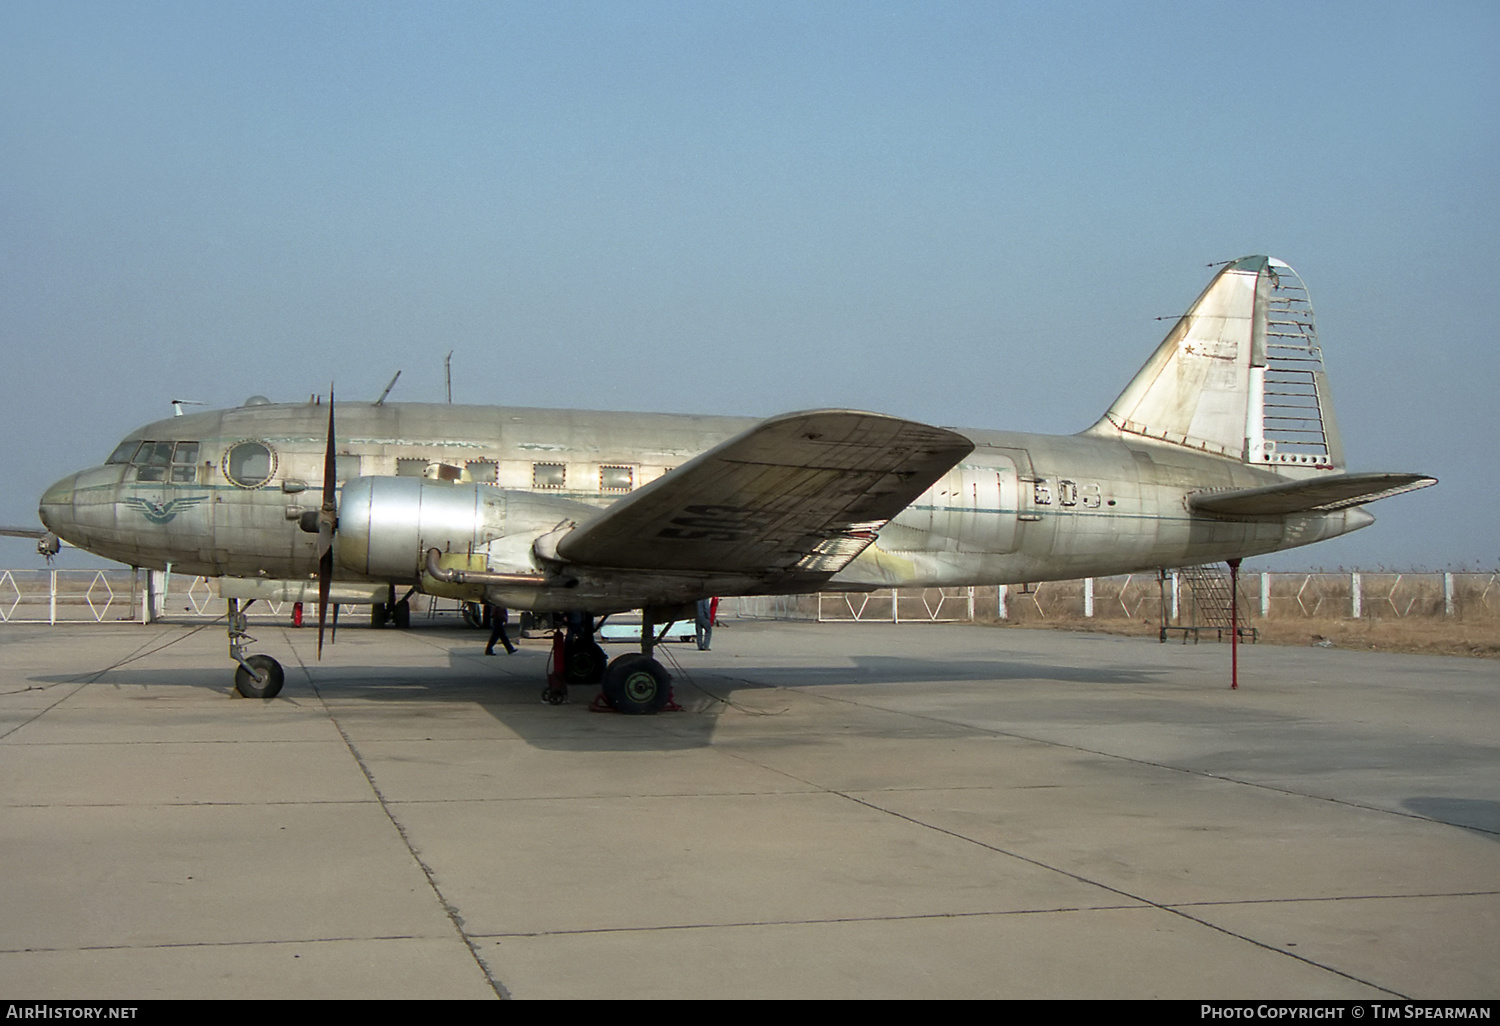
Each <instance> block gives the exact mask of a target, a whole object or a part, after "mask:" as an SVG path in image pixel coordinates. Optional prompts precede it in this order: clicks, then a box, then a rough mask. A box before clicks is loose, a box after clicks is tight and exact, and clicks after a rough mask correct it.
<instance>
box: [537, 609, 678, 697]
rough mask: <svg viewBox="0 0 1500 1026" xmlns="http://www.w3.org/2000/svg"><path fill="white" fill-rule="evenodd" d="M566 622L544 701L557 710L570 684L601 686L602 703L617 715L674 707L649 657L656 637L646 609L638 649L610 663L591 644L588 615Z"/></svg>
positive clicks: (664, 676) (667, 682)
mask: <svg viewBox="0 0 1500 1026" xmlns="http://www.w3.org/2000/svg"><path fill="white" fill-rule="evenodd" d="M567 623H568V629H567V633H566V634H564V632H562V631H557V632H556V633H554V634H553V636H552V668H551V669H550V670H549V672H548V674H547V687H546V688H545V689H544V690H543V691H542V701H544V702H547V703H549V704H551V705H561V704H562V703H563V702H566V701H567V700H568V699H567V694H568V692H567V688H568V685H570V684H575V685H588V684H600V683H602V684H603V688H602V691H601V694H600V696H599V698H600V701H602V703H603V705H604V706H605V707H607V708H611V709H614V710H615V711H616V712H622V713H631V714H634V715H645V714H648V713H656V712H661V711H662V710H663V709H667V708H674V706H673V704H672V677H671V675H670V674H668V673H667V671H666V669H665V668H664V667H663V666H662V665H661V663H659V662H657V661H656V660H655V659H654V658H652V655H651V653H652V651H653V649H654V648H655V647H656V643H657V641H658V635H657V633H656V629H655V627H654V625H653V617H652V616H651V611H650V610H648V611H647V612H646V617H645V621H644V622H643V623H642V624H641V650H640V651H639V652H627V653H625V654H624V655H621V656H616V657H615V658H614V659H613V660H611V661H609V662H608V663H606V662H605V655H604V649H603V648H601V647H599V643H598V642H597V641H595V640H594V632H595V630H596V629H597V628H596V626H595V623H594V618H593V617H592V616H588V615H586V614H576V613H575V614H569V615H568V617H567ZM667 626H671V622H668V624H667ZM663 633H665V631H663ZM596 705H597V703H596Z"/></svg>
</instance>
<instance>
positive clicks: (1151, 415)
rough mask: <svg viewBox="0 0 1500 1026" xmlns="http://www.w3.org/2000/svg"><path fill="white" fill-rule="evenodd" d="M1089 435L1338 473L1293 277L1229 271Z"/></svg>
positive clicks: (1248, 269)
mask: <svg viewBox="0 0 1500 1026" xmlns="http://www.w3.org/2000/svg"><path fill="white" fill-rule="evenodd" d="M1090 433H1093V434H1110V435H1135V436H1139V437H1143V438H1150V439H1152V440H1153V441H1156V442H1163V443H1166V444H1169V445H1178V446H1182V447H1184V448H1188V449H1194V450H1197V451H1201V452H1209V453H1213V454H1215V455H1219V456H1225V457H1228V458H1231V459H1236V460H1240V461H1243V462H1246V463H1251V464H1255V465H1258V466H1264V467H1267V468H1269V469H1275V470H1289V471H1294V472H1295V471H1297V470H1304V471H1305V470H1334V469H1340V468H1342V467H1343V465H1344V454H1343V447H1342V444H1341V443H1340V441H1339V435H1338V428H1337V425H1336V424H1335V422H1334V417H1333V403H1332V399H1331V396H1330V393H1329V389H1328V378H1327V374H1326V372H1325V371H1324V368H1323V354H1322V349H1321V348H1320V347H1319V345H1318V336H1317V327H1316V323H1315V321H1314V317H1313V309H1312V302H1311V300H1310V299H1309V298H1308V293H1307V286H1306V285H1304V284H1303V282H1302V279H1301V278H1300V277H1299V276H1298V275H1297V272H1296V271H1294V270H1292V268H1291V267H1290V266H1289V265H1287V264H1286V263H1284V262H1282V261H1280V260H1277V259H1275V258H1274V257H1266V256H1248V257H1241V258H1240V259H1239V260H1235V261H1232V262H1231V263H1229V264H1228V265H1227V266H1225V267H1224V268H1223V269H1222V270H1221V271H1219V273H1218V274H1217V275H1215V276H1214V278H1213V280H1212V281H1210V282H1209V283H1208V287H1207V288H1205V289H1204V290H1203V292H1202V294H1201V295H1199V297H1198V299H1197V301H1196V302H1194V303H1193V305H1192V307H1191V308H1189V310H1188V312H1187V313H1186V314H1184V315H1183V316H1182V317H1181V318H1180V319H1179V320H1178V321H1177V323H1176V325H1175V326H1173V328H1172V330H1171V331H1169V332H1168V333H1167V337H1166V338H1165V339H1163V340H1162V343H1161V345H1160V346H1158V347H1157V349H1156V352H1155V353H1153V354H1152V356H1151V359H1149V360H1147V361H1146V365H1145V366H1144V367H1142V368H1141V370H1140V372H1139V373H1138V374H1136V376H1135V377H1134V378H1133V379H1132V380H1131V382H1130V384H1129V385H1127V386H1126V388H1125V391H1123V392H1122V393H1120V397H1119V398H1118V399H1116V400H1115V401H1114V403H1113V405H1111V406H1110V408H1109V410H1108V411H1107V412H1106V413H1105V414H1104V417H1103V418H1101V419H1100V421H1099V422H1098V423H1097V424H1095V425H1094V427H1092V428H1091V429H1090Z"/></svg>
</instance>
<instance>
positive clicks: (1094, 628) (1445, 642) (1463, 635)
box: [986, 617, 1500, 659]
mask: <svg viewBox="0 0 1500 1026" xmlns="http://www.w3.org/2000/svg"><path fill="white" fill-rule="evenodd" d="M986 622H987V623H988V624H990V625H991V626H996V627H1028V628H1037V627H1041V628H1046V629H1051V630H1064V631H1089V632H1092V633H1095V634H1121V635H1128V636H1134V637H1157V636H1158V627H1157V623H1156V620H1155V619H1140V620H1126V619H1123V618H1114V619H1086V618H1084V617H1057V618H1053V619H1048V620H1040V619H1028V620H1024V621H1021V622H1016V621H1010V622H1002V621H998V620H988V621H986ZM1247 626H1250V627H1254V628H1255V629H1256V630H1257V631H1258V632H1259V639H1258V640H1259V642H1260V643H1261V644H1271V645H1326V646H1331V647H1333V648H1351V649H1353V648H1357V649H1366V650H1369V651H1375V652H1415V653H1421V654H1426V655H1456V656H1471V657H1476V658H1480V659H1500V621H1496V620H1483V621H1478V622H1472V623H1467V622H1464V621H1441V620H1429V619H1411V620H1384V619H1377V618H1374V617H1370V618H1366V619H1361V620H1352V619H1334V618H1328V617H1321V618H1317V619H1313V618H1303V619H1296V620H1291V619H1288V620H1277V619H1271V620H1261V619H1259V618H1256V619H1253V620H1250V621H1249V622H1248V623H1247ZM1216 636H1217V632H1216V631H1215V630H1213V629H1212V628H1205V629H1204V630H1203V633H1202V635H1201V639H1202V641H1204V642H1211V641H1214V640H1215V639H1216ZM1181 637H1182V636H1181V635H1180V634H1177V633H1175V632H1174V633H1172V634H1170V635H1168V640H1176V641H1180V640H1181ZM1224 640H1225V641H1226V643H1227V641H1228V636H1227V632H1226V635H1225V639H1224Z"/></svg>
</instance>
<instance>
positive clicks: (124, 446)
mask: <svg viewBox="0 0 1500 1026" xmlns="http://www.w3.org/2000/svg"><path fill="white" fill-rule="evenodd" d="M140 447H141V442H140V439H138V438H132V439H131V440H130V441H128V442H121V443H120V447H119V448H118V449H116V450H115V451H114V452H112V453H110V454H109V459H107V460H105V461H104V464H105V466H108V465H109V464H111V463H129V462H130V457H131V456H133V455H135V451H136V450H137V449H139V448H140Z"/></svg>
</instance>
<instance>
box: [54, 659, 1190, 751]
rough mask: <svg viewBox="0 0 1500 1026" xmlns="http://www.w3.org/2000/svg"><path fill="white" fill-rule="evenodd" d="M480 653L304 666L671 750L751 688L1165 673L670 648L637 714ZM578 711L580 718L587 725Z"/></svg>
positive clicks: (332, 695)
mask: <svg viewBox="0 0 1500 1026" xmlns="http://www.w3.org/2000/svg"><path fill="white" fill-rule="evenodd" d="M620 651H624V648H623V647H621V646H613V647H612V649H611V651H610V654H611V655H617V654H619V652H620ZM279 654H280V653H278V655H279ZM476 655H477V653H476V652H474V651H472V650H470V648H469V647H468V646H465V647H463V648H461V649H453V650H450V651H449V652H448V659H447V665H446V666H443V665H429V666H416V667H399V666H389V665H369V666H361V665H339V664H336V663H332V662H325V663H322V664H311V665H309V667H308V673H309V674H310V675H311V679H312V681H313V682H314V683H315V684H316V687H317V692H318V694H319V695H321V696H322V697H323V698H324V699H326V700H328V701H330V702H334V703H338V702H342V701H348V700H353V699H357V700H358V701H360V702H367V703H372V704H373V705H374V706H375V707H376V708H379V707H381V706H383V705H395V704H402V705H409V704H413V703H417V704H430V705H433V706H435V707H440V706H449V705H458V704H464V703H470V704H473V705H477V706H479V707H480V708H482V709H483V710H484V711H485V713H486V714H487V715H489V716H491V717H493V718H494V719H495V720H496V721H497V722H498V723H501V724H503V725H504V726H505V727H506V728H507V729H508V730H509V731H511V732H514V733H515V734H516V735H517V736H519V737H520V738H521V739H523V740H525V741H527V742H528V743H530V744H533V745H535V746H537V747H541V748H557V749H566V750H610V749H621V748H628V749H636V750H639V749H642V748H647V749H660V750H670V749H680V748H692V747H702V746H706V745H708V744H710V743H711V739H712V734H713V731H714V729H715V726H716V724H717V721H718V716H719V714H720V713H721V712H723V711H724V710H725V709H728V708H730V707H731V706H732V705H733V703H734V702H735V696H736V695H737V694H738V693H742V692H749V691H762V690H766V689H774V688H798V689H804V688H820V687H834V686H839V685H855V686H856V687H858V686H861V685H865V686H871V687H878V686H881V685H889V684H908V683H911V684H922V683H927V682H944V683H953V682H992V683H994V684H996V685H1003V684H1005V683H1006V682H1009V681H1055V682H1058V683H1066V684H1085V685H1098V686H1103V687H1108V686H1118V685H1139V684H1147V683H1150V682H1152V681H1154V680H1157V679H1159V678H1160V677H1161V674H1160V673H1152V672H1145V671H1139V670H1131V669H1120V668H1115V667H1095V666H1090V667H1079V666H1057V665H1046V664H1040V663H1028V662H1008V661H1004V660H995V661H991V660H974V659H963V660H958V659H955V660H941V659H936V660H935V659H916V658H902V657H891V656H860V655H856V656H852V657H851V660H850V662H851V664H852V665H844V666H771V665H761V664H759V663H757V662H754V661H747V660H734V661H730V660H726V659H723V658H721V657H716V656H710V654H709V653H699V652H696V651H693V652H686V651H684V652H681V653H678V652H675V651H673V652H669V653H664V662H665V663H666V665H667V667H668V670H669V672H671V673H672V674H673V676H674V677H675V678H677V687H676V691H677V698H678V701H679V703H680V704H681V705H682V706H683V707H684V709H685V713H686V714H685V715H684V714H665V715H661V716H654V717H652V716H646V717H636V716H622V715H619V714H614V713H609V712H605V713H600V714H596V713H592V712H589V711H588V706H589V704H590V703H591V702H592V701H593V700H594V698H595V696H596V695H598V693H599V689H598V687H597V686H594V685H588V686H575V687H572V688H570V689H569V691H570V701H569V703H568V704H567V705H565V706H549V705H545V704H543V702H542V700H541V694H542V688H543V682H544V678H545V670H546V664H547V657H546V653H545V652H544V651H542V650H540V649H538V648H537V647H535V646H528V647H527V648H523V649H522V651H521V653H520V654H519V655H517V656H510V657H507V656H504V655H499V656H495V657H490V658H486V657H483V656H479V657H478V658H476ZM286 670H287V682H286V687H285V689H284V690H283V691H282V693H281V696H280V699H279V700H288V701H293V702H301V701H304V700H308V699H311V698H312V689H311V688H310V687H309V685H308V678H307V677H306V676H304V675H303V672H302V670H301V668H300V667H298V666H297V665H296V664H295V662H292V661H290V660H288V661H287V665H286ZM29 679H30V680H32V681H34V682H36V683H40V684H59V683H70V682H78V683H83V682H85V681H88V682H90V683H92V684H95V685H99V686H104V687H156V688H190V689H198V690H204V689H206V690H208V691H214V692H219V693H221V694H222V693H227V692H228V691H229V689H230V688H231V686H232V681H233V670H232V667H231V666H230V665H228V663H227V661H226V663H225V665H215V666H208V665H204V666H193V667H183V668H172V669H160V668H158V669H148V668H137V667H132V666H121V667H118V668H110V669H105V670H101V671H97V672H95V673H77V672H75V673H71V674H49V675H38V676H35V677H31V678H29ZM335 715H338V710H337V709H336V710H335ZM580 717H586V718H587V719H586V721H583V720H581V719H580ZM585 722H586V726H585ZM801 732H802V731H800V730H799V733H801Z"/></svg>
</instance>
